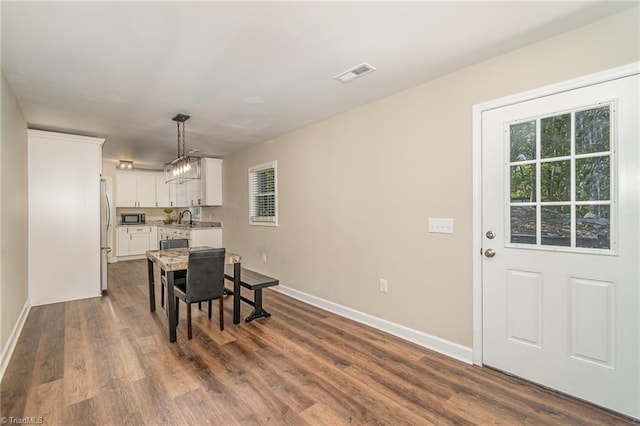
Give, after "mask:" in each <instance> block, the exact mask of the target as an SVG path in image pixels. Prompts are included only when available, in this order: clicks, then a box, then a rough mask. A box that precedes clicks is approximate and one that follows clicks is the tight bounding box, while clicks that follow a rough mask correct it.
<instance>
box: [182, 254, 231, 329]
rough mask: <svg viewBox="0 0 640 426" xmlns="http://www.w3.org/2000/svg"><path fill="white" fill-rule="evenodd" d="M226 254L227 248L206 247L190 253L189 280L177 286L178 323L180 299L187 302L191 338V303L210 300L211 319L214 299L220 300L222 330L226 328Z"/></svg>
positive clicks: (188, 327)
mask: <svg viewBox="0 0 640 426" xmlns="http://www.w3.org/2000/svg"><path fill="white" fill-rule="evenodd" d="M224 256H225V249H224V248H217V249H206V250H198V251H194V252H191V253H189V264H188V266H187V280H186V282H185V283H184V284H177V285H176V286H175V295H176V323H177V322H178V321H177V320H178V315H179V312H180V311H179V308H178V306H179V300H183V301H184V302H185V303H186V304H187V337H188V339H191V304H192V303H198V302H206V301H208V302H209V319H211V308H212V306H211V305H212V301H213V300H214V299H218V300H219V301H220V331H222V330H224V303H223V300H224V297H223V296H224Z"/></svg>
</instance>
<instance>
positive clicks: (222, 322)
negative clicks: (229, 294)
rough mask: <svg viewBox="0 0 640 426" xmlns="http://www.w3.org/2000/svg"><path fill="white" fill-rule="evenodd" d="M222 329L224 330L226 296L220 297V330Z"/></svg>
mask: <svg viewBox="0 0 640 426" xmlns="http://www.w3.org/2000/svg"><path fill="white" fill-rule="evenodd" d="M209 303H211V302H209ZM222 330H224V298H222V297H221V298H220V331H222Z"/></svg>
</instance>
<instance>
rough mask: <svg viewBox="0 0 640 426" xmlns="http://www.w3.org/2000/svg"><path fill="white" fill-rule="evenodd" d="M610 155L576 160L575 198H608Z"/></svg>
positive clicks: (596, 199)
mask: <svg viewBox="0 0 640 426" xmlns="http://www.w3.org/2000/svg"><path fill="white" fill-rule="evenodd" d="M609 161H610V157H609V156H605V157H591V158H580V159H577V160H576V200H577V201H599V200H609V199H610V196H611V194H610V176H611V173H610V168H609Z"/></svg>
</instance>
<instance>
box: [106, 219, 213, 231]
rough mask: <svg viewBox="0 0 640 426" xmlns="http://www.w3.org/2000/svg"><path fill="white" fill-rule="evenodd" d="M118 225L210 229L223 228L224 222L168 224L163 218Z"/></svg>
mask: <svg viewBox="0 0 640 426" xmlns="http://www.w3.org/2000/svg"><path fill="white" fill-rule="evenodd" d="M117 226H161V227H163V228H173V229H209V228H222V222H193V225H191V226H189V223H181V224H177V223H170V224H166V223H164V222H162V221H161V220H150V221H148V222H147V223H142V224H124V225H123V224H120V223H119V224H118V225H117Z"/></svg>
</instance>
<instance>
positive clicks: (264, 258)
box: [262, 252, 267, 263]
mask: <svg viewBox="0 0 640 426" xmlns="http://www.w3.org/2000/svg"><path fill="white" fill-rule="evenodd" d="M262 261H263V262H264V263H267V253H265V252H263V253H262Z"/></svg>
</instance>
